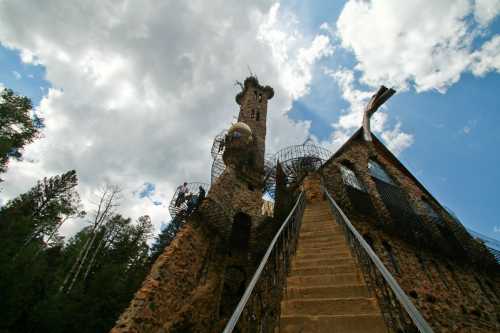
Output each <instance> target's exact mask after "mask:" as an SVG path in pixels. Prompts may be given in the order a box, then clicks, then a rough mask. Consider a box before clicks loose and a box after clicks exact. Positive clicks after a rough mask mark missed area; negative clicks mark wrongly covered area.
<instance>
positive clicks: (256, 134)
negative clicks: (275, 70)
mask: <svg viewBox="0 0 500 333" xmlns="http://www.w3.org/2000/svg"><path fill="white" fill-rule="evenodd" d="M273 96H274V90H273V88H271V87H270V86H261V85H260V84H259V80H258V79H257V78H256V77H255V76H250V77H248V78H246V79H245V81H244V83H243V90H242V91H241V92H240V93H239V94H238V95H236V103H238V104H239V105H240V113H239V115H238V122H243V123H245V124H247V125H248V126H249V127H250V129H251V130H252V136H253V139H254V141H255V148H256V156H255V168H256V170H258V171H259V172H263V170H264V154H265V142H266V121H267V102H268V101H269V100H270V99H271V98H273Z"/></svg>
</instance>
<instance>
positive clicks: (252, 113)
mask: <svg viewBox="0 0 500 333" xmlns="http://www.w3.org/2000/svg"><path fill="white" fill-rule="evenodd" d="M250 118H252V119H253V118H255V110H254V109H252V112H250Z"/></svg>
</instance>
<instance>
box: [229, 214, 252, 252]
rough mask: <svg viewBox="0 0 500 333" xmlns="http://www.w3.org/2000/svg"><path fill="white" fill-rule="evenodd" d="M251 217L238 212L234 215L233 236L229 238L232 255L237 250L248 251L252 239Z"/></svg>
mask: <svg viewBox="0 0 500 333" xmlns="http://www.w3.org/2000/svg"><path fill="white" fill-rule="evenodd" d="M250 229H251V218H250V216H248V215H247V214H245V213H237V214H236V215H235V216H234V221H233V227H232V229H231V236H230V238H229V248H230V251H231V253H230V254H231V255H234V254H235V253H237V252H246V251H248V241H249V240H250Z"/></svg>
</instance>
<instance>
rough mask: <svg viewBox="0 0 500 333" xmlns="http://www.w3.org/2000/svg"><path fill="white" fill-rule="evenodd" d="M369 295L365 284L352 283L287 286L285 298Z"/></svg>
mask: <svg viewBox="0 0 500 333" xmlns="http://www.w3.org/2000/svg"><path fill="white" fill-rule="evenodd" d="M352 297H370V292H369V291H368V289H367V287H366V285H364V284H352V285H345V286H314V287H289V288H287V290H286V295H285V299H286V300H290V299H311V298H312V299H319V298H352Z"/></svg>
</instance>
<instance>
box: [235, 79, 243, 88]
mask: <svg viewBox="0 0 500 333" xmlns="http://www.w3.org/2000/svg"><path fill="white" fill-rule="evenodd" d="M234 85H235V86H240V88H241V90H243V83H241V82H240V81H238V80H236V82H235V83H234Z"/></svg>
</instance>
